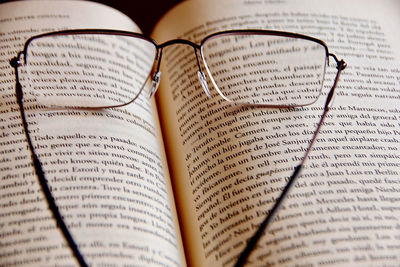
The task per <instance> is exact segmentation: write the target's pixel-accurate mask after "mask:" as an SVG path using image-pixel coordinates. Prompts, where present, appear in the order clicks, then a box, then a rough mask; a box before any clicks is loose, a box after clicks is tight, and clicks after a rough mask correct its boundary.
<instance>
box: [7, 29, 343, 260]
mask: <svg viewBox="0 0 400 267" xmlns="http://www.w3.org/2000/svg"><path fill="white" fill-rule="evenodd" d="M88 32H93V33H103V34H115V33H117V34H118V35H124V36H136V37H139V38H142V39H145V40H148V41H150V42H152V43H153V44H154V45H155V47H156V48H157V49H156V52H157V57H156V58H155V60H154V64H156V61H157V59H158V68H159V64H160V61H161V58H158V56H160V57H161V54H162V48H164V47H166V46H168V45H172V44H188V45H190V46H192V47H194V49H195V54H196V59H197V60H198V57H197V50H196V49H198V50H200V52H201V46H202V44H203V43H204V42H205V41H207V40H208V39H209V38H212V37H213V36H215V35H218V34H224V33H226V34H234V33H249V34H250V32H253V33H254V32H256V33H265V34H268V33H269V35H279V34H282V36H287V37H290V36H293V37H298V38H301V39H307V40H310V41H315V42H317V43H320V44H321V45H322V46H324V47H325V49H326V53H327V54H326V60H327V62H328V65H329V56H332V57H333V58H334V60H335V61H336V63H337V66H336V68H337V70H338V71H337V73H336V77H335V79H334V84H333V85H332V87H331V89H330V91H329V93H328V95H327V98H326V101H325V106H324V111H323V114H322V116H321V118H320V121H319V123H318V126H317V128H316V129H315V131H314V134H313V137H312V139H311V141H310V143H309V145H308V148H307V150H306V153H305V155H304V157H303V159H302V160H301V163H300V164H299V165H297V166H296V167H295V168H294V172H293V174H292V175H291V176H290V178H289V181H288V182H287V184H286V186H285V187H284V189H283V191H282V192H281V193H280V196H279V198H278V200H277V201H276V202H275V203H274V205H273V207H272V208H271V209H270V210H269V213H268V215H267V216H266V217H265V219H264V221H263V222H262V223H261V225H260V226H259V228H258V229H257V231H256V233H254V234H253V235H252V237H251V240H250V241H249V242H248V243H247V245H246V247H245V249H244V250H242V252H241V254H240V255H239V257H238V260H237V262H236V264H235V266H243V265H244V264H245V263H246V260H247V258H248V257H249V256H250V254H251V252H252V251H253V249H254V247H255V246H256V244H257V242H258V240H259V238H261V235H262V234H263V232H264V231H265V229H266V227H267V226H268V225H269V223H271V222H272V220H273V218H274V216H275V214H276V213H277V212H278V210H279V208H280V205H281V203H282V201H283V200H285V199H286V195H287V193H288V192H289V190H290V189H291V187H292V185H293V184H294V182H295V181H296V180H297V178H298V174H299V172H300V170H301V169H302V166H303V164H304V162H305V160H306V158H307V157H308V154H309V152H310V151H311V149H312V147H313V143H314V142H315V140H316V137H317V135H318V133H319V132H320V128H321V127H322V124H323V121H324V119H325V116H326V114H327V112H328V111H329V103H330V102H331V100H332V98H333V95H334V91H335V88H336V86H337V82H338V80H339V76H340V74H341V71H342V70H343V69H345V68H346V66H347V64H346V62H345V61H344V60H343V59H342V60H338V58H337V57H336V55H334V54H331V53H329V52H328V47H327V45H326V44H325V42H323V41H322V40H319V39H317V38H314V37H311V36H307V35H302V34H298V33H290V32H281V31H272V30H258V29H256V30H252V29H249V30H228V31H222V32H216V33H214V34H211V35H208V36H206V37H205V38H204V39H203V40H202V42H201V44H200V45H198V44H196V43H194V42H191V41H189V40H185V39H173V40H170V41H166V42H164V43H162V44H160V45H158V44H157V43H156V42H155V41H154V40H153V39H151V38H150V37H147V36H146V35H143V34H141V33H135V32H128V31H119V30H102V29H82V30H63V31H57V32H50V33H44V34H40V35H35V36H32V37H30V38H28V39H27V40H26V42H25V44H24V50H23V51H21V52H18V53H17V56H16V57H14V58H12V59H11V60H10V65H11V66H12V67H13V68H14V70H15V82H16V88H15V89H16V99H17V103H18V105H19V108H20V113H21V119H22V124H23V128H24V131H25V135H26V138H27V141H28V146H29V149H30V151H31V154H32V158H33V164H34V169H35V172H36V175H37V177H38V178H39V183H40V184H41V183H42V182H44V183H45V184H44V185H42V184H41V188H42V191H43V193H44V194H45V195H46V197H47V195H49V196H50V198H51V200H49V199H47V198H46V200H47V203H48V205H49V208H50V210H51V211H52V212H53V216H55V217H56V218H55V220H56V222H57V223H61V226H60V225H59V226H60V227H61V228H64V229H63V230H62V233H63V236H64V238H65V239H67V242H68V245H69V247H70V248H71V249H72V252H73V254H74V256H75V258H76V259H77V261H78V263H79V264H80V266H88V265H87V263H86V261H85V259H84V257H83V256H82V254H81V253H80V249H79V248H78V247H77V245H76V244H75V241H74V238H73V237H72V236H71V235H70V233H69V229H68V227H66V225H65V222H64V220H63V218H62V217H61V214H60V213H59V211H58V206H57V204H56V202H55V200H54V198H53V196H52V193H51V192H50V191H49V192H47V193H46V188H47V190H48V189H49V188H48V185H47V181H46V178H45V175H44V171H43V170H42V167H41V163H40V160H39V158H38V157H37V155H36V152H35V149H34V147H33V144H32V141H31V138H30V134H29V131H28V123H27V121H26V118H25V111H24V107H23V90H22V86H21V84H20V82H19V74H18V67H19V66H20V65H21V64H20V56H21V54H22V53H23V54H24V62H25V63H26V49H27V47H28V45H29V43H30V42H31V41H32V40H34V39H37V38H40V37H45V36H51V35H56V34H58V35H61V34H64V35H66V34H68V33H69V34H71V33H80V34H84V33H88ZM158 51H160V53H159V54H158ZM197 64H199V62H197ZM325 66H326V64H325ZM153 67H154V66H153ZM199 67H200V66H199ZM149 76H150V74H149ZM147 79H148V78H147ZM147 79H146V81H147ZM143 87H144V85H143ZM142 89H143V88H142ZM142 89H141V90H140V92H139V93H138V95H140V93H141V91H142ZM131 102H132V101H131ZM131 102H129V103H131ZM129 103H126V104H123V105H121V106H125V105H128V104H129ZM249 105H252V104H249ZM258 106H260V107H261V105H258ZM113 107H117V106H113ZM265 107H267V106H265ZM284 107H285V108H291V106H284ZM100 108H107V107H100ZM272 108H277V107H276V106H273V107H272ZM52 205H53V206H54V207H53V208H52V207H51V206H52ZM54 209H55V210H54ZM55 212H56V213H58V216H59V217H58V218H57V216H56V214H55ZM64 230H65V231H66V232H67V233H65V232H64ZM69 239H70V240H69Z"/></svg>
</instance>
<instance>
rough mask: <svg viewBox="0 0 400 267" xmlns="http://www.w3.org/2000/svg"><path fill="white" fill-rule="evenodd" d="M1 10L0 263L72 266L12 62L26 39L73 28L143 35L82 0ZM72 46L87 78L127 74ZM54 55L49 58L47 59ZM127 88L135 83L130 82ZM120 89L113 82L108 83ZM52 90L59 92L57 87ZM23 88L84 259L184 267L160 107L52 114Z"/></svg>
mask: <svg viewBox="0 0 400 267" xmlns="http://www.w3.org/2000/svg"><path fill="white" fill-rule="evenodd" d="M0 14H1V17H0V25H1V26H0V29H1V30H0V39H1V50H0V56H1V57H0V59H1V62H0V66H1V75H0V84H1V87H0V95H1V96H0V99H1V100H0V114H1V118H0V136H1V138H0V265H1V266H14V265H17V266H19V265H24V266H26V265H29V266H32V265H34V266H55V265H62V266H75V265H76V264H77V262H76V260H75V259H74V258H73V256H72V253H71V250H70V248H69V247H68V246H67V244H66V242H65V240H64V237H63V236H62V235H61V233H60V230H59V229H58V227H57V225H56V222H55V220H54V219H53V216H52V214H51V212H50V210H49V209H48V205H47V203H46V200H45V199H44V195H43V193H42V190H41V188H40V186H39V183H38V181H37V177H36V175H35V171H34V168H33V165H32V161H31V154H30V151H29V149H28V145H27V141H26V138H25V134H24V130H23V127H22V122H21V117H20V113H19V112H20V111H19V107H18V105H17V103H16V98H15V76H14V70H13V68H12V67H11V66H10V64H9V60H10V59H11V58H13V57H15V56H16V55H17V53H18V52H19V51H21V50H22V49H23V45H24V42H25V40H26V39H27V38H29V37H31V36H33V35H37V34H39V33H44V32H49V31H56V30H63V29H74V28H84V29H89V28H100V29H119V30H129V31H139V29H138V28H137V26H136V25H134V23H132V21H130V20H129V18H128V17H126V16H125V15H123V14H121V13H120V12H118V11H116V10H113V9H111V8H108V7H106V6H102V5H99V4H96V3H91V2H83V1H82V2H80V1H27V2H23V1H18V2H12V3H6V4H2V5H0ZM105 18H107V19H105ZM60 45H65V44H63V43H61V44H60ZM70 47H71V50H68V51H67V52H68V55H67V53H65V56H64V59H63V60H65V58H68V59H67V60H68V62H70V63H71V62H72V61H73V58H75V59H76V58H82V64H86V65H85V69H84V71H86V72H85V73H86V74H87V75H88V76H93V73H94V72H95V70H94V68H97V69H102V70H104V73H103V74H102V75H101V76H96V77H97V78H95V79H96V81H101V82H107V79H113V81H120V80H121V79H124V78H125V77H124V76H123V75H116V74H115V73H116V72H115V71H116V69H118V68H117V67H116V66H117V63H115V62H114V61H113V60H112V59H111V58H110V57H106V56H100V57H96V58H95V59H93V60H91V61H89V62H88V61H85V60H83V58H87V57H88V55H89V53H88V52H87V51H84V50H83V49H77V48H76V47H72V46H70ZM81 47H83V45H81ZM50 52H51V50H49V51H48V52H46V53H48V56H49V57H51V55H50V54H51V53H50ZM131 52H132V51H131ZM57 53H58V51H57ZM43 55H44V56H46V55H45V52H43ZM121 57H123V56H122V55H121ZM51 60H52V59H51V58H50V59H49V60H44V61H43V62H44V63H43V64H44V65H43V66H47V65H48V66H54V65H51V64H53V63H54V61H51ZM96 60H97V62H95V61H96ZM58 62H59V63H58V64H61V63H60V62H62V61H61V60H59V61H58ZM118 62H120V63H121V64H122V63H123V61H122V60H120V59H119V61H118ZM100 63H101V64H100ZM46 64H47V65H46ZM19 70H20V80H21V83H22V84H23V85H26V82H27V80H26V75H24V74H26V73H27V70H26V68H24V66H21V67H20V68H19ZM58 70H59V69H58ZM62 70H63V71H64V74H65V76H67V72H66V71H78V68H77V67H76V68H74V69H72V70H71V69H69V70H65V69H62ZM31 71H32V70H31ZM36 71H37V72H38V75H39V77H38V78H37V79H40V78H43V77H47V76H46V73H48V72H53V73H54V76H53V77H54V79H60V81H63V82H66V81H67V78H66V77H62V76H63V75H60V74H59V73H57V68H55V67H48V68H43V69H38V70H36ZM107 75H108V76H107ZM68 77H69V78H71V76H68ZM104 77H106V78H104ZM107 77H109V78H107ZM87 81H89V78H88V80H87ZM122 82H127V83H128V82H129V81H128V80H127V79H126V78H125V80H122ZM122 82H120V83H122ZM67 84H68V83H67ZM114 84H117V82H115V83H113V85H112V86H111V87H113V86H114ZM49 86H53V87H52V88H53V89H54V86H56V85H55V83H51V84H50V85H49ZM86 86H87V87H90V84H89V85H88V84H86ZM23 90H24V104H25V107H24V109H25V114H26V117H27V121H28V127H29V131H30V135H31V137H32V141H33V146H34V147H35V150H36V154H37V155H38V157H39V159H40V160H41V162H42V165H43V169H44V172H45V176H46V179H47V181H48V184H49V186H50V190H51V191H52V194H53V197H54V198H55V200H56V203H57V205H58V207H59V209H60V212H61V214H62V216H63V217H64V220H65V222H66V224H67V226H68V227H69V230H70V232H71V234H72V236H73V237H74V239H75V242H76V243H77V245H78V246H79V248H80V250H81V252H82V254H83V256H84V258H85V260H86V261H87V263H88V264H90V266H132V264H135V266H136V265H141V266H182V265H184V264H185V263H184V253H183V249H182V245H181V241H180V234H179V227H178V226H177V216H176V211H175V206H174V203H173V199H172V193H171V186H170V181H169V175H168V169H167V165H166V163H165V162H166V161H165V156H164V152H163V145H162V142H161V138H160V133H159V123H158V119H157V114H156V112H155V108H154V103H153V102H151V101H149V100H148V98H147V97H146V96H145V94H143V95H142V96H140V97H139V98H138V99H137V100H136V102H135V103H134V104H130V105H128V106H125V107H120V108H112V109H97V110H94V111H90V110H85V109H80V110H77V109H63V108H57V109H55V108H45V107H44V106H43V105H42V104H41V103H39V102H38V99H36V97H34V96H32V95H31V94H29V93H28V92H29V88H28V87H27V86H25V87H24V88H23ZM114 90H118V89H114ZM107 92H108V91H107ZM53 93H54V92H53ZM105 94H106V93H104V95H105ZM59 101H62V100H59Z"/></svg>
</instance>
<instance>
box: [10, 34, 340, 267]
mask: <svg viewBox="0 0 400 267" xmlns="http://www.w3.org/2000/svg"><path fill="white" fill-rule="evenodd" d="M173 44H184V45H188V46H190V47H192V48H193V49H194V54H195V58H196V64H197V76H198V78H199V81H200V84H201V86H202V88H203V90H204V92H205V93H206V95H207V96H208V97H209V98H211V97H212V94H211V92H210V89H209V86H208V84H212V85H213V87H214V88H215V89H216V91H217V92H218V93H219V95H220V96H221V97H222V98H223V99H225V100H226V101H228V102H231V103H233V104H240V105H256V106H262V107H266V108H293V107H301V106H306V105H311V104H313V103H314V102H316V101H317V99H318V97H319V96H320V95H321V90H322V88H323V83H324V77H325V72H326V66H327V64H329V58H333V59H334V61H335V62H336V68H337V74H336V77H335V80H334V83H333V86H332V87H331V89H330V91H329V93H328V94H327V99H326V102H325V106H324V110H323V114H322V116H321V118H320V120H319V123H318V124H317V127H316V130H315V132H314V134H313V136H312V139H311V141H310V143H309V146H308V148H307V150H306V152H305V155H304V157H303V158H302V160H301V163H300V164H299V165H298V166H297V167H296V168H295V169H294V172H293V174H292V175H291V177H290V179H289V180H288V183H287V185H286V186H285V188H284V189H283V191H282V193H281V195H280V197H279V198H278V200H277V201H276V203H275V205H274V206H273V208H272V209H271V210H270V211H269V212H268V215H267V216H266V218H265V220H264V221H263V222H262V223H261V224H260V226H259V229H258V230H257V232H256V233H255V234H254V235H253V237H252V238H251V240H250V241H249V242H248V244H247V247H246V248H245V250H244V251H243V252H242V254H241V256H240V257H239V259H238V261H237V264H236V266H242V265H244V264H245V262H246V259H247V258H248V256H249V255H250V253H251V252H252V250H253V249H254V247H255V245H256V243H257V242H258V240H259V239H260V237H261V235H262V234H263V232H264V231H265V229H266V227H267V226H268V225H269V224H270V223H271V222H272V220H273V218H274V216H275V215H276V213H277V211H278V209H279V207H280V205H281V203H282V202H283V200H284V199H285V197H286V195H287V193H288V191H289V190H290V188H291V186H292V185H293V184H294V182H295V180H296V178H297V176H298V174H299V173H300V170H301V168H302V166H303V164H304V161H305V160H306V158H307V156H308V154H309V152H310V150H311V147H312V145H313V143H314V141H315V139H316V136H317V134H318V132H319V130H320V128H321V125H322V122H323V120H324V118H325V116H326V114H327V112H328V110H329V103H330V101H331V99H332V97H333V94H334V90H335V87H336V84H337V82H338V79H339V76H340V72H341V71H342V70H343V69H344V68H345V67H346V63H345V62H344V61H343V60H338V58H337V57H336V56H335V55H334V54H331V53H329V52H328V47H327V46H326V44H325V43H324V42H323V41H321V40H318V39H316V38H313V37H309V36H305V35H301V34H296V33H288V32H279V31H267V30H231V31H224V32H218V33H214V34H211V35H209V36H207V37H205V38H204V39H203V40H202V41H201V43H200V44H196V43H194V42H191V41H189V40H183V39H175V40H170V41H167V42H165V43H162V44H157V43H156V42H155V41H154V40H152V39H150V38H149V37H146V36H144V35H142V34H139V33H132V32H125V31H115V30H66V31H59V32H51V33H46V34H41V35H37V36H34V37H31V38H30V39H28V40H27V41H26V43H25V45H24V50H23V51H22V52H20V53H19V54H18V56H17V57H15V58H14V59H12V60H11V61H10V64H11V65H12V66H13V67H14V69H15V75H16V96H17V102H18V104H19V107H20V111H21V118H22V122H23V127H24V130H25V134H26V138H27V141H28V145H29V148H30V151H31V153H32V158H33V163H34V167H35V170H36V174H37V176H38V180H39V183H40V185H41V188H42V190H43V192H44V194H45V197H46V200H47V202H48V204H49V207H50V210H51V211H52V212H53V215H54V217H55V219H56V221H57V223H58V225H59V226H60V229H61V231H62V233H63V235H64V238H65V239H66V241H67V242H68V244H69V246H70V248H71V249H72V251H73V253H74V256H75V257H76V259H77V260H78V262H79V263H80V265H81V266H86V265H87V264H86V262H85V260H84V258H83V256H82V254H81V253H80V251H79V249H78V247H77V245H76V243H75V241H74V239H73V238H72V236H71V234H70V232H69V230H68V228H67V226H66V224H65V222H64V221H63V219H62V216H61V214H60V212H59V210H58V208H57V205H56V203H55V201H54V199H53V197H52V194H51V191H50V189H49V186H48V184H47V181H46V178H45V176H44V172H43V170H42V167H41V163H40V161H39V159H38V157H37V155H36V153H35V149H34V146H33V144H32V141H31V137H30V135H29V131H28V123H27V121H26V118H25V112H24V107H23V94H24V93H28V94H31V95H32V96H34V97H35V99H36V100H37V101H38V103H40V104H41V105H44V106H46V107H50V108H51V107H56V108H76V109H100V108H111V107H121V106H124V105H128V104H130V103H132V102H133V101H135V100H136V99H138V97H139V96H140V94H141V93H142V91H144V88H146V86H145V85H146V83H147V81H148V80H149V78H150V76H152V77H151V86H150V90H149V91H148V92H147V93H148V96H149V97H150V96H152V95H153V94H154V93H155V92H156V91H157V88H158V85H159V82H160V76H161V72H160V63H161V58H162V53H163V49H164V48H165V47H167V46H169V45H173ZM21 65H24V66H25V67H26V69H27V71H26V76H25V81H26V82H27V86H26V87H25V88H24V90H22V86H21V84H20V82H19V73H18V67H19V66H21ZM106 66H107V67H106ZM203 69H205V70H206V73H207V76H206V75H205V74H204V72H203ZM207 77H208V78H207ZM23 91H24V92H23Z"/></svg>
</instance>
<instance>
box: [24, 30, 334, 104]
mask: <svg viewBox="0 0 400 267" xmlns="http://www.w3.org/2000/svg"><path fill="white" fill-rule="evenodd" d="M83 34H93V35H94V34H104V35H119V36H127V37H135V38H139V39H142V40H145V41H148V42H149V43H151V44H152V45H154V48H155V55H154V59H153V65H152V67H151V68H150V71H149V73H148V74H147V77H146V79H145V80H144V83H143V84H142V87H141V88H140V89H139V90H138V92H137V93H136V95H135V96H134V97H133V98H132V99H131V100H129V101H128V102H126V103H122V104H118V105H109V106H95V107H92V106H86V107H85V106H82V107H64V108H74V109H89V110H92V109H103V108H118V107H123V106H126V105H129V104H131V103H133V102H134V101H135V100H136V99H137V98H138V97H139V96H140V94H141V93H142V91H143V89H144V88H145V86H146V83H147V81H148V80H149V78H150V76H151V75H152V73H153V71H152V70H154V69H155V67H156V66H157V67H156V72H158V71H159V69H160V63H161V57H162V50H163V49H164V48H165V47H167V46H169V45H174V44H185V45H189V46H191V47H193V48H194V50H195V52H194V53H195V56H196V60H197V65H198V68H199V70H200V72H202V70H201V66H200V62H199V58H198V54H197V51H200V57H201V59H202V62H203V65H204V67H205V69H206V72H207V75H208V77H209V78H210V80H211V82H212V84H213V86H214V88H215V90H217V92H218V94H219V95H220V96H221V97H222V98H223V99H224V100H226V101H228V102H230V103H235V104H241V105H257V106H262V107H265V108H290V107H291V108H295V107H303V106H309V105H312V104H314V103H315V102H316V101H317V100H318V98H319V97H320V95H321V93H322V88H323V84H324V81H325V75H326V68H327V66H329V57H330V56H332V57H333V58H334V60H335V61H336V63H337V64H338V63H339V60H338V59H337V57H336V56H335V55H334V54H331V53H329V49H328V46H327V45H326V43H325V42H324V41H322V40H320V39H318V38H315V37H312V36H308V35H304V34H300V33H294V32H287V31H276V30H264V29H234V30H225V31H218V32H214V33H212V34H209V35H207V36H205V37H204V38H203V39H202V40H201V42H200V43H199V44H198V43H195V42H192V41H190V40H187V39H180V38H178V39H172V40H168V41H165V42H163V43H161V44H158V43H157V42H156V41H155V40H154V39H152V38H151V37H149V36H147V35H144V34H142V33H138V32H130V31H124V30H113V29H68V30H61V31H54V32H47V33H42V34H38V35H34V36H31V37H30V38H28V39H27V40H26V41H25V44H24V48H23V51H21V52H20V53H19V54H18V57H20V55H21V54H23V59H24V64H27V60H28V58H27V55H28V47H29V44H30V43H31V42H32V41H33V40H35V39H40V38H43V37H51V36H57V35H60V36H62V35H83ZM253 34H254V35H268V36H280V37H288V38H297V39H302V40H308V41H312V42H315V43H317V44H319V45H321V46H322V47H323V48H324V50H325V60H324V61H325V62H324V70H323V72H322V73H323V77H322V79H321V80H322V82H321V87H320V88H319V89H318V96H316V97H315V99H314V100H313V101H312V102H309V103H306V104H299V105H296V104H292V105H289V104H285V105H275V104H256V103H245V102H240V101H239V102H236V101H233V100H231V99H229V98H228V97H227V96H225V94H224V93H223V92H222V91H221V90H220V88H219V87H218V85H217V83H216V81H215V79H214V77H213V75H212V74H211V71H210V69H209V68H208V64H207V61H206V59H205V56H204V52H203V48H204V44H205V43H206V42H207V41H208V40H210V39H212V38H214V37H216V36H224V35H253ZM54 107H59V108H63V106H54Z"/></svg>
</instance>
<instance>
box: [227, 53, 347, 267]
mask: <svg viewBox="0 0 400 267" xmlns="http://www.w3.org/2000/svg"><path fill="white" fill-rule="evenodd" d="M329 55H332V57H333V58H334V59H335V60H336V62H337V66H336V68H337V69H338V72H337V74H336V77H335V81H334V83H333V85H332V88H331V89H330V91H329V93H328V96H327V99H326V102H325V106H324V112H323V113H322V116H321V119H320V121H319V122H318V126H317V129H316V130H315V132H314V135H313V137H312V139H311V142H310V144H309V145H308V148H307V150H306V152H305V153H304V157H303V159H302V160H301V162H300V164H299V165H297V167H296V168H295V169H294V172H293V174H292V175H291V176H290V178H289V180H288V182H287V184H286V186H285V188H284V189H283V190H282V192H281V194H280V196H279V198H278V199H277V200H276V202H275V205H274V206H273V207H272V209H271V210H270V211H269V213H268V215H267V217H266V218H265V219H264V221H262V222H261V224H260V226H259V227H258V229H257V231H256V232H255V233H254V235H253V236H252V237H251V238H250V240H249V241H248V243H247V246H246V247H245V249H244V250H243V251H242V253H241V254H240V255H239V258H238V260H237V262H236V264H235V267H241V266H244V264H245V263H246V260H247V258H248V257H249V256H250V254H251V252H252V251H253V250H254V248H255V247H256V245H257V242H258V241H259V239H260V238H261V236H262V234H263V233H264V231H265V229H266V228H267V226H268V225H269V224H270V223H271V222H272V221H273V219H274V217H275V215H276V214H277V212H278V210H279V208H280V206H281V204H282V203H283V200H284V199H285V198H286V195H287V194H288V192H289V191H290V189H291V187H292V186H293V184H294V182H295V181H296V180H297V177H298V175H299V173H300V171H301V169H302V167H303V164H304V162H305V160H306V159H307V157H308V154H309V153H310V151H311V148H312V146H313V144H314V142H315V140H316V139H317V135H318V133H319V130H320V129H321V126H322V124H323V122H324V119H325V116H326V114H327V112H328V111H329V103H330V102H331V100H332V98H333V95H334V92H335V88H336V85H337V82H338V80H339V76H340V73H341V71H342V70H344V69H345V68H346V66H347V65H346V63H345V62H344V61H343V60H340V61H339V60H338V59H337V58H336V56H335V55H333V54H329Z"/></svg>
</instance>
